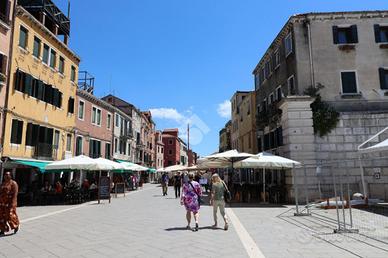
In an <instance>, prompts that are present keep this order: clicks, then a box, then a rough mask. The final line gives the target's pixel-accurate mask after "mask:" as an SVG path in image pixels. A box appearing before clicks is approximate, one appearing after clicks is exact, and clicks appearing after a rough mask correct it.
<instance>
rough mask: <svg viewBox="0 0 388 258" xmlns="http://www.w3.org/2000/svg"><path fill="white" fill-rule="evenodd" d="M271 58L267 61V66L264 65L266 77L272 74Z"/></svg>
mask: <svg viewBox="0 0 388 258" xmlns="http://www.w3.org/2000/svg"><path fill="white" fill-rule="evenodd" d="M269 62H270V60H268V61H267V62H266V63H265V66H264V76H265V78H266V79H268V78H269V76H270V75H271V70H270V69H271V66H270V63H269Z"/></svg>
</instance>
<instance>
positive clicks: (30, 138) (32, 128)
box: [26, 123, 39, 146]
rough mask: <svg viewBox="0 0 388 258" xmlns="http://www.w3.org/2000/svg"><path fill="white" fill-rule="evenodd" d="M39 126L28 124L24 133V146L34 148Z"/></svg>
mask: <svg viewBox="0 0 388 258" xmlns="http://www.w3.org/2000/svg"><path fill="white" fill-rule="evenodd" d="M38 135H39V125H36V124H33V123H28V124H27V131H26V146H36V145H37V143H38V137H37V136H38Z"/></svg>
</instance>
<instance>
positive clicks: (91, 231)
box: [0, 184, 388, 257]
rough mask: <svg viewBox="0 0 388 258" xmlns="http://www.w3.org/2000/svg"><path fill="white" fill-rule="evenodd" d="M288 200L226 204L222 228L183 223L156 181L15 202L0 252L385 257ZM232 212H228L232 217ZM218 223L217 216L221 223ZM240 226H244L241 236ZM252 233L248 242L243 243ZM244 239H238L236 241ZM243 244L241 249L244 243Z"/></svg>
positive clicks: (386, 250) (381, 249) (381, 248)
mask: <svg viewBox="0 0 388 258" xmlns="http://www.w3.org/2000/svg"><path fill="white" fill-rule="evenodd" d="M290 208H291V207H267V208H263V207H233V208H232V209H230V208H229V209H228V212H229V214H230V215H231V219H232V223H231V224H232V225H231V227H230V230H229V231H227V232H225V231H224V230H213V229H210V225H212V223H213V221H212V211H211V208H210V207H209V206H206V205H205V206H203V207H202V209H201V218H200V231H199V232H192V231H188V230H186V229H185V226H186V221H185V217H184V214H185V212H184V209H183V208H182V207H181V206H180V205H179V201H178V200H176V199H175V198H174V196H173V191H172V189H171V188H170V189H169V195H168V196H167V197H163V196H161V189H160V187H157V186H156V185H149V184H148V185H146V186H145V187H144V189H142V190H139V191H135V192H131V193H129V194H127V195H126V197H123V196H120V197H119V198H117V199H116V198H113V199H112V203H111V204H108V202H107V201H104V202H103V203H102V204H101V205H97V204H96V203H95V202H93V203H87V204H83V205H76V206H44V207H21V208H19V210H18V211H19V216H20V219H21V221H22V225H21V230H20V232H19V233H18V234H17V235H10V236H6V237H3V238H0V255H1V256H4V257H108V256H111V257H113V256H116V257H248V256H249V254H250V255H251V257H255V256H256V257H258V253H257V252H256V253H255V252H254V250H253V251H252V250H251V249H250V248H253V249H255V248H257V250H259V252H260V251H261V252H262V253H263V254H264V256H265V257H387V255H388V245H386V244H385V243H382V242H378V241H374V242H373V240H371V239H368V238H366V237H363V238H361V237H360V236H359V235H355V234H352V235H346V236H345V235H334V234H331V232H332V231H331V228H332V226H333V225H327V224H324V223H323V222H322V221H321V222H322V223H323V224H320V221H319V220H317V216H313V217H308V218H306V217H294V216H292V210H291V209H290ZM233 215H235V216H233ZM221 225H222V223H221ZM244 232H247V234H246V235H244ZM252 239H253V245H255V246H253V245H249V244H248V245H247V243H249V241H250V240H252ZM243 242H244V243H245V245H244V244H243ZM247 249H248V250H247Z"/></svg>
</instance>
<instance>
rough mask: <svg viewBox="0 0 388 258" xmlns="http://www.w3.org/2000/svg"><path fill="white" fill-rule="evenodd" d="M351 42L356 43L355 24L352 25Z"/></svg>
mask: <svg viewBox="0 0 388 258" xmlns="http://www.w3.org/2000/svg"><path fill="white" fill-rule="evenodd" d="M350 28H351V30H352V43H358V33H357V25H352V26H351V27H350Z"/></svg>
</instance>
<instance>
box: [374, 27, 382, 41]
mask: <svg viewBox="0 0 388 258" xmlns="http://www.w3.org/2000/svg"><path fill="white" fill-rule="evenodd" d="M373 28H374V31H375V41H376V43H379V42H381V37H380V25H379V24H375V25H373Z"/></svg>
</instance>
